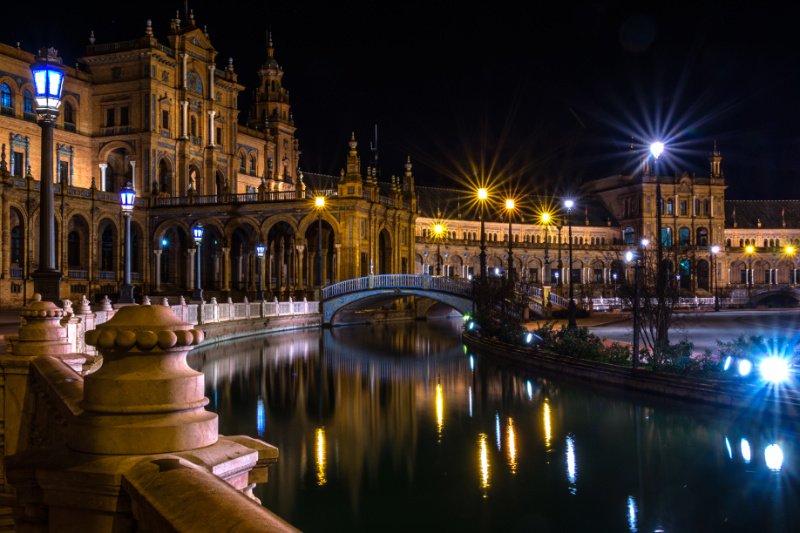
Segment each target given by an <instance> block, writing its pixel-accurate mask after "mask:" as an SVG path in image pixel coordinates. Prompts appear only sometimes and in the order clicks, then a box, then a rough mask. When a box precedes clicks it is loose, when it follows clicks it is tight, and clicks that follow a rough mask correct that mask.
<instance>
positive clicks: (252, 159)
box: [250, 154, 256, 176]
mask: <svg viewBox="0 0 800 533" xmlns="http://www.w3.org/2000/svg"><path fill="white" fill-rule="evenodd" d="M250 175H251V176H255V175H256V156H255V155H254V154H250Z"/></svg>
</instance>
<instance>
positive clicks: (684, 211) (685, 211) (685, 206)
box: [680, 200, 689, 217]
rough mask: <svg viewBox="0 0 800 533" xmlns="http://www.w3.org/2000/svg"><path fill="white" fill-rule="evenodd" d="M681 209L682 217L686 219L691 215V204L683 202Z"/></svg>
mask: <svg viewBox="0 0 800 533" xmlns="http://www.w3.org/2000/svg"><path fill="white" fill-rule="evenodd" d="M680 209H681V211H680V214H681V216H682V217H685V216H686V215H688V214H689V202H687V201H686V200H681V202H680Z"/></svg>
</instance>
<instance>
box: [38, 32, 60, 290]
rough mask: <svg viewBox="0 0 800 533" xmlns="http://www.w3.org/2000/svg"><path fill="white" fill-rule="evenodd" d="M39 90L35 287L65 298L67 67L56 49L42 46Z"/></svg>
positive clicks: (39, 66) (39, 65)
mask: <svg viewBox="0 0 800 533" xmlns="http://www.w3.org/2000/svg"><path fill="white" fill-rule="evenodd" d="M31 72H32V74H33V84H34V88H35V91H36V114H37V115H38V116H39V125H40V126H41V128H42V172H41V175H40V176H39V181H40V187H39V266H38V268H37V269H36V272H34V273H33V274H32V275H31V277H32V278H33V290H34V292H38V293H39V294H41V295H42V300H44V301H51V302H59V301H60V300H61V277H62V276H61V272H60V271H58V270H56V246H55V244H56V235H55V222H54V217H55V212H54V203H55V199H54V197H53V130H54V128H55V122H56V118H58V110H59V107H60V106H61V88H62V85H63V83H64V70H63V68H62V67H61V58H59V57H58V52H57V51H56V50H55V49H53V48H49V49H42V51H41V55H40V57H39V60H38V62H36V63H34V64H33V65H32V66H31Z"/></svg>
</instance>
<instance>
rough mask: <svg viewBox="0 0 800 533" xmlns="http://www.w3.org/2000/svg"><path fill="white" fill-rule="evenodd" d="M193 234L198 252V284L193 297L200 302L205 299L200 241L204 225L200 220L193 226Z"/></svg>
mask: <svg viewBox="0 0 800 533" xmlns="http://www.w3.org/2000/svg"><path fill="white" fill-rule="evenodd" d="M192 236H193V237H194V247H195V249H196V253H197V284H196V285H195V289H194V294H192V299H193V300H195V301H198V302H202V301H203V287H202V284H201V282H200V243H201V242H202V241H203V225H202V224H200V223H199V222H198V223H197V224H195V226H194V227H193V228H192Z"/></svg>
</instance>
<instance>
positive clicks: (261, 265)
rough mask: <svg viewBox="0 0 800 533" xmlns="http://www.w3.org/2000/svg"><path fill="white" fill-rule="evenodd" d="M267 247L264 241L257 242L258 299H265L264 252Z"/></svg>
mask: <svg viewBox="0 0 800 533" xmlns="http://www.w3.org/2000/svg"><path fill="white" fill-rule="evenodd" d="M265 251H266V247H265V246H264V245H263V244H262V243H258V244H256V257H258V300H259V301H264V252H265Z"/></svg>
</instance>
